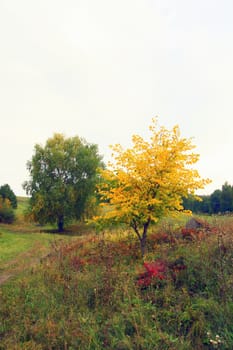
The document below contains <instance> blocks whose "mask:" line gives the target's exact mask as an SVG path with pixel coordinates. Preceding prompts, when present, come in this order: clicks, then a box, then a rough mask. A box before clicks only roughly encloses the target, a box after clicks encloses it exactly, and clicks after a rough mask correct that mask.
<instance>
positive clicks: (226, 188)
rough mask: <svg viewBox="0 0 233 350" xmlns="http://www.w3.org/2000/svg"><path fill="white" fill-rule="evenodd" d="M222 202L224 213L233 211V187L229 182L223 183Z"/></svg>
mask: <svg viewBox="0 0 233 350" xmlns="http://www.w3.org/2000/svg"><path fill="white" fill-rule="evenodd" d="M220 204H221V205H220V206H221V212H222V213H225V212H227V211H233V188H232V187H231V185H230V184H228V182H225V183H224V184H223V185H222V193H221V201H220Z"/></svg>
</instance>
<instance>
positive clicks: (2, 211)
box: [0, 203, 15, 224]
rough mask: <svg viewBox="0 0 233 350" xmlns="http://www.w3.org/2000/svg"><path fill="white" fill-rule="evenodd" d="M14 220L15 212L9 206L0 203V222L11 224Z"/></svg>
mask: <svg viewBox="0 0 233 350" xmlns="http://www.w3.org/2000/svg"><path fill="white" fill-rule="evenodd" d="M14 220H15V213H14V210H13V209H12V208H11V207H8V206H7V205H5V204H1V203H0V222H2V223H5V224H12V222H13V221H14Z"/></svg>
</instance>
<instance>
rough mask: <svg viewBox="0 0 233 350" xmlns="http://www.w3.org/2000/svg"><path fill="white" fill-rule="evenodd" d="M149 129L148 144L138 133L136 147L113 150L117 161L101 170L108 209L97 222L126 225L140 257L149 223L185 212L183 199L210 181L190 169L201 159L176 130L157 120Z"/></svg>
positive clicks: (118, 146) (104, 203) (103, 196)
mask: <svg viewBox="0 0 233 350" xmlns="http://www.w3.org/2000/svg"><path fill="white" fill-rule="evenodd" d="M150 131H151V134H152V135H151V138H150V141H149V142H148V141H145V140H144V139H143V138H142V137H140V136H137V135H136V136H133V137H132V142H133V147H132V148H129V149H126V150H124V149H123V148H122V147H121V145H119V144H117V145H115V146H112V149H113V158H114V160H115V162H114V163H111V164H109V166H110V169H107V170H104V171H103V172H102V176H103V178H104V179H105V182H104V183H103V184H102V185H101V186H100V189H99V191H100V195H101V197H102V200H103V204H102V205H103V206H107V207H108V209H107V210H105V211H104V212H105V214H103V216H102V218H99V219H100V220H103V219H104V220H111V221H113V220H115V221H118V222H124V223H127V224H128V225H129V226H130V227H131V228H132V229H133V230H134V232H135V233H136V235H137V237H138V239H139V241H140V246H141V253H142V255H144V253H145V248H146V239H147V231H148V227H149V225H150V224H151V223H155V222H157V221H158V220H159V219H160V218H161V217H163V216H165V215H167V214H169V213H171V212H172V211H177V210H178V211H179V210H182V209H183V207H182V204H181V203H182V198H183V197H186V196H188V195H189V194H194V192H195V190H197V189H200V188H203V187H204V185H205V184H207V183H208V182H209V180H203V179H201V178H200V176H199V174H198V171H197V170H195V169H193V168H192V164H194V163H196V162H197V160H198V158H199V156H198V155H197V154H195V153H192V152H191V151H192V149H193V148H194V146H193V145H192V143H191V140H189V139H185V138H181V137H180V132H179V128H178V127H177V126H175V127H174V128H173V129H172V130H171V131H169V130H167V129H165V128H164V127H160V128H158V126H157V122H156V120H153V124H152V125H151V126H150ZM97 219H98V218H97Z"/></svg>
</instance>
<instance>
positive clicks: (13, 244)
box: [0, 226, 61, 267]
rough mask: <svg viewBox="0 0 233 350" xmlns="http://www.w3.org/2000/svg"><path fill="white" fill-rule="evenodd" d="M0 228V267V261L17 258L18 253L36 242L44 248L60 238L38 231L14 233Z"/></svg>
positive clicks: (27, 249) (0, 262)
mask: <svg viewBox="0 0 233 350" xmlns="http://www.w3.org/2000/svg"><path fill="white" fill-rule="evenodd" d="M0 230H1V231H0V233H1V235H0V267H1V264H2V263H5V262H7V261H9V260H11V259H13V258H14V259H15V258H17V256H19V255H20V254H22V253H24V252H26V251H29V250H30V249H32V248H33V247H35V246H38V244H40V245H41V246H44V247H45V248H46V247H48V246H49V244H50V243H51V242H52V241H54V240H56V239H58V238H59V239H60V238H61V236H58V235H51V234H45V233H38V232H37V233H33V234H29V233H15V232H14V231H11V230H10V229H6V228H5V227H4V228H3V227H1V226H0Z"/></svg>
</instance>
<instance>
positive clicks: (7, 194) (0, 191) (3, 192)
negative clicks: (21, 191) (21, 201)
mask: <svg viewBox="0 0 233 350" xmlns="http://www.w3.org/2000/svg"><path fill="white" fill-rule="evenodd" d="M0 196H1V197H2V199H3V200H5V199H9V201H10V204H11V206H12V208H13V209H16V208H17V197H16V195H15V194H14V192H13V191H12V189H11V188H10V186H9V185H8V184H5V185H3V186H1V187H0Z"/></svg>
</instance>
